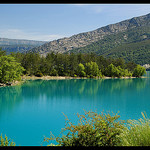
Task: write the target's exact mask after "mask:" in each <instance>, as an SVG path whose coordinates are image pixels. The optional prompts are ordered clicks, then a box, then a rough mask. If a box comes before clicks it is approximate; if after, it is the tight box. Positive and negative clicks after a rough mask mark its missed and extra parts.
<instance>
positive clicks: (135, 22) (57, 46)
mask: <svg viewBox="0 0 150 150" xmlns="http://www.w3.org/2000/svg"><path fill="white" fill-rule="evenodd" d="M144 26H150V13H149V14H147V15H144V16H140V17H133V18H131V19H128V20H124V21H121V22H118V23H115V24H110V25H107V26H104V27H101V28H98V29H96V30H93V31H89V32H84V33H79V34H76V35H73V36H71V37H69V38H61V39H58V40H54V41H51V42H47V43H45V44H43V45H41V46H39V47H35V48H33V49H32V50H31V51H32V52H38V53H40V54H41V55H46V54H47V53H49V52H51V51H54V52H59V53H64V52H68V51H70V52H71V50H72V49H76V48H82V47H85V46H87V45H90V44H92V43H94V42H97V41H99V40H102V39H104V37H106V36H108V35H112V34H113V35H115V34H118V33H121V32H126V31H128V30H130V29H134V28H140V27H144Z"/></svg>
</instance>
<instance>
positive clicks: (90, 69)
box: [85, 61, 101, 77]
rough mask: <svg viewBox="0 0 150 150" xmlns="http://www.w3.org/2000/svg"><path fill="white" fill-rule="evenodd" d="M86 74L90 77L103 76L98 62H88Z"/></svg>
mask: <svg viewBox="0 0 150 150" xmlns="http://www.w3.org/2000/svg"><path fill="white" fill-rule="evenodd" d="M85 72H86V74H87V76H89V77H96V76H101V72H100V70H99V68H98V65H97V63H96V62H92V61H91V62H88V63H86V64H85Z"/></svg>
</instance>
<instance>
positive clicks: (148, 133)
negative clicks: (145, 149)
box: [119, 113, 150, 146]
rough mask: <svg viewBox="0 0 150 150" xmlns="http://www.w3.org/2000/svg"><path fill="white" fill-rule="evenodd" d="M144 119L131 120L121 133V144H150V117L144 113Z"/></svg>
mask: <svg viewBox="0 0 150 150" xmlns="http://www.w3.org/2000/svg"><path fill="white" fill-rule="evenodd" d="M142 116H143V119H142V118H140V119H139V120H129V121H128V124H127V126H126V128H125V129H124V130H123V132H122V133H121V134H120V136H119V138H120V139H121V143H120V146H150V119H148V118H147V117H146V115H144V113H142Z"/></svg>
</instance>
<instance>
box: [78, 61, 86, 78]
mask: <svg viewBox="0 0 150 150" xmlns="http://www.w3.org/2000/svg"><path fill="white" fill-rule="evenodd" d="M84 70H85V67H84V65H83V64H81V63H80V64H79V65H78V67H77V75H78V76H79V77H85V76H86V73H85V71H84Z"/></svg>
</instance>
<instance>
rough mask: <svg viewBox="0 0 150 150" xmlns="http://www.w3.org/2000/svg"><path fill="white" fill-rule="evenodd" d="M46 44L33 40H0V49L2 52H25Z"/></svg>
mask: <svg viewBox="0 0 150 150" xmlns="http://www.w3.org/2000/svg"><path fill="white" fill-rule="evenodd" d="M44 43H46V42H45V41H34V40H20V39H8V38H0V47H1V48H2V50H6V52H7V53H10V52H26V51H28V50H30V49H32V48H34V47H37V46H40V45H42V44H44Z"/></svg>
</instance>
